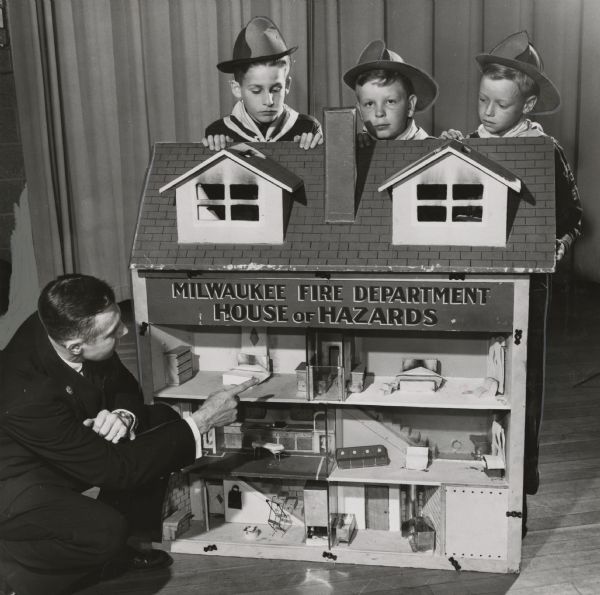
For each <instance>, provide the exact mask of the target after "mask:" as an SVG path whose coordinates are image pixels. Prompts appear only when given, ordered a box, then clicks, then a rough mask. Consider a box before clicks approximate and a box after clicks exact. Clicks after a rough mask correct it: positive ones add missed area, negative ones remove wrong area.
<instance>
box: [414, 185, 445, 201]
mask: <svg viewBox="0 0 600 595" xmlns="http://www.w3.org/2000/svg"><path fill="white" fill-rule="evenodd" d="M417 199H418V200H446V184H418V185H417Z"/></svg>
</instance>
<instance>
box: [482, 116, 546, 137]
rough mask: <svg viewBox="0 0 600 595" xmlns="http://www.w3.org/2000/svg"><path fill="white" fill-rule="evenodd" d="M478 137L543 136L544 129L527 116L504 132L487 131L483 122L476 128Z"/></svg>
mask: <svg viewBox="0 0 600 595" xmlns="http://www.w3.org/2000/svg"><path fill="white" fill-rule="evenodd" d="M477 134H478V135H479V138H506V137H514V136H544V135H545V132H544V129H543V128H542V126H541V125H540V124H538V123H537V122H532V121H531V120H530V119H529V118H524V119H523V120H520V121H519V122H517V123H516V124H515V125H514V126H513V127H512V128H509V129H508V130H507V131H506V132H505V133H504V134H492V133H491V132H488V131H487V130H486V129H485V128H484V126H483V124H480V125H479V127H478V128H477Z"/></svg>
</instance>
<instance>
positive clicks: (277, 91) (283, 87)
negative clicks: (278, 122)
mask: <svg viewBox="0 0 600 595" xmlns="http://www.w3.org/2000/svg"><path fill="white" fill-rule="evenodd" d="M287 73H288V68H287V67H286V66H269V65H266V64H256V65H254V66H250V68H249V69H248V72H246V74H245V75H244V78H243V80H242V81H241V82H239V83H238V82H237V81H231V91H232V93H233V95H234V96H235V97H236V99H241V100H242V101H243V102H244V106H245V107H246V111H247V112H248V114H249V115H250V117H251V118H252V119H254V120H256V121H257V122H260V123H261V124H267V123H270V122H273V121H274V120H275V119H276V118H277V117H278V116H279V115H280V114H281V112H282V111H283V104H284V103H285V96H286V95H287V94H288V91H289V89H290V82H291V79H290V77H289V76H288V75H287Z"/></svg>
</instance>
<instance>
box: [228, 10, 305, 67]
mask: <svg viewBox="0 0 600 595" xmlns="http://www.w3.org/2000/svg"><path fill="white" fill-rule="evenodd" d="M297 49H298V46H294V47H291V48H288V47H287V45H286V43H285V40H284V39H283V36H282V35H281V32H280V31H279V29H278V28H277V26H276V25H275V23H273V21H271V19H268V18H267V17H254V18H253V19H252V20H251V21H250V22H249V23H248V24H247V25H246V26H245V27H244V28H243V29H242V30H241V31H240V32H239V34H238V36H237V38H236V40H235V44H234V46H233V58H232V59H231V60H226V61H225V62H220V63H219V64H217V68H218V69H219V70H220V71H221V72H227V73H231V72H234V71H235V70H236V69H237V68H240V67H244V66H249V65H251V64H254V63H256V62H268V61H269V60H277V59H279V58H283V57H284V56H287V55H289V54H291V53H292V52H295V51H296V50H297Z"/></svg>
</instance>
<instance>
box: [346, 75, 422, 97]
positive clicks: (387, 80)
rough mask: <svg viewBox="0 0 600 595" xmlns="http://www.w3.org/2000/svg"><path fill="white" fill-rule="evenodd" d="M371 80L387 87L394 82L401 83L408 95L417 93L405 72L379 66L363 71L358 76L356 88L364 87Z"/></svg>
mask: <svg viewBox="0 0 600 595" xmlns="http://www.w3.org/2000/svg"><path fill="white" fill-rule="evenodd" d="M370 81H375V82H376V83H377V84H378V85H380V86H381V87H387V86H388V85H391V84H393V83H400V84H401V85H402V86H403V87H404V89H405V91H406V95H407V96H408V97H410V96H411V95H414V94H415V88H414V86H413V84H412V81H411V80H410V79H409V78H407V77H405V76H404V75H403V74H400V73H399V72H397V71H394V70H387V69H385V68H379V69H376V70H368V71H367V72H363V73H362V74H359V75H358V76H357V77H356V84H355V88H356V87H362V86H363V85H364V84H365V83H368V82H370Z"/></svg>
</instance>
